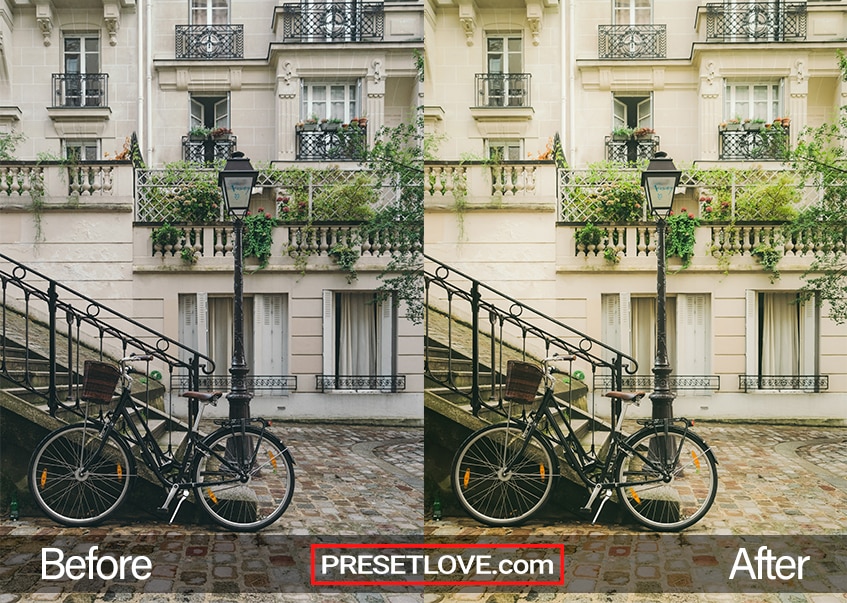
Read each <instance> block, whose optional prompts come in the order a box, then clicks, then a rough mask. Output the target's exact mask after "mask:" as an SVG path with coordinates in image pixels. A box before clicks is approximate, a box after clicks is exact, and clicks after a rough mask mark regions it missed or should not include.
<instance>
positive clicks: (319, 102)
mask: <svg viewBox="0 0 847 603" xmlns="http://www.w3.org/2000/svg"><path fill="white" fill-rule="evenodd" d="M301 98H302V103H301V111H302V113H301V115H300V118H301V119H308V118H310V117H312V116H314V117H316V118H317V119H340V120H341V121H342V122H344V123H346V122H349V121H350V120H351V119H352V118H354V117H359V116H360V115H359V113H360V111H359V83H358V82H353V83H342V82H337V83H326V82H313V83H304V84H303V90H302V95H301Z"/></svg>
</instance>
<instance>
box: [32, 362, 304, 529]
mask: <svg viewBox="0 0 847 603" xmlns="http://www.w3.org/2000/svg"><path fill="white" fill-rule="evenodd" d="M150 360H151V356H146V355H137V356H129V357H127V358H123V359H121V360H120V363H119V366H120V369H118V368H117V367H115V366H114V365H112V364H110V363H106V362H95V361H86V362H85V367H84V369H85V370H84V377H83V388H82V395H81V398H82V399H83V400H85V401H87V402H88V403H89V404H87V405H86V406H85V408H86V417H85V419H84V421H83V422H82V423H78V424H74V425H67V426H65V427H61V428H59V429H57V430H56V431H53V432H52V433H50V434H49V435H47V437H45V438H44V440H42V441H41V443H40V444H39V445H38V447H37V448H36V449H35V452H34V453H33V455H32V459H31V460H30V465H29V472H28V480H29V488H30V491H31V492H32V495H33V498H35V500H36V502H37V503H38V505H39V506H40V507H41V509H42V510H43V511H44V512H45V513H46V514H47V515H48V516H49V517H50V518H52V519H53V520H55V521H57V522H58V523H61V524H64V525H69V526H89V525H93V524H96V523H99V522H101V521H103V520H104V519H106V518H107V517H109V516H110V515H111V514H112V513H114V512H115V510H116V509H117V508H118V507H120V505H121V503H123V501H124V500H125V499H126V497H127V493H128V492H129V489H130V483H131V482H132V480H133V479H134V478H135V477H136V475H137V474H136V466H135V457H134V456H133V453H132V451H133V449H135V450H137V451H139V452H140V456H141V459H142V460H143V462H144V464H145V465H146V466H147V467H148V468H149V469H150V470H151V471H152V473H153V474H154V475H155V477H156V478H158V480H159V481H160V482H161V483H162V485H163V486H165V488H166V489H167V490H168V493H167V497H166V498H165V501H164V503H163V504H162V506H161V507H159V509H158V510H159V511H160V512H161V513H168V512H169V510H170V506H171V503H172V502H173V499H174V498H175V497H176V496H177V495H179V497H180V498H179V500H178V502H177V504H176V507H175V508H174V510H173V513H172V514H171V517H170V521H171V522H173V520H174V518H175V517H176V514H177V512H178V511H179V507H180V505H181V504H182V503H183V502H184V501H185V500H186V499H187V498H188V497H189V496H190V494H191V493H192V492H193V493H194V498H195V501H196V502H197V503H198V504H199V505H200V506H201V507H203V509H204V510H205V511H206V513H208V515H209V517H211V518H212V519H213V520H214V521H215V522H217V523H219V524H220V525H222V526H224V527H225V528H228V529H230V530H235V531H254V530H259V529H261V528H264V527H266V526H268V525H270V524H272V523H273V522H274V521H276V520H277V519H278V518H279V517H280V516H281V515H282V514H283V513H284V512H285V510H286V508H287V507H288V505H289V503H290V502H291V498H292V496H293V493H294V461H293V459H292V458H291V454H290V453H289V451H288V448H286V447H285V445H284V444H283V443H282V442H281V441H280V440H279V439H278V438H277V437H276V436H275V435H273V434H272V433H270V432H269V431H268V427H269V423H268V421H266V420H264V419H261V418H251V419H224V420H217V421H216V423H217V424H218V425H219V428H218V429H217V430H216V431H214V432H213V433H212V434H210V435H208V436H206V437H201V436H200V435H199V432H198V428H199V425H200V419H201V418H202V415H203V408H205V406H207V405H209V404H215V403H216V402H217V400H218V398H220V397H221V392H211V393H204V392H185V393H184V394H183V396H185V397H187V398H188V399H189V409H190V412H189V417H192V418H193V420H191V423H190V425H189V427H188V433H187V437H186V439H185V441H184V442H183V444H182V445H181V446H180V447H178V448H177V449H176V450H175V451H173V450H162V448H161V447H160V446H159V444H158V443H157V441H156V439H155V437H154V436H153V433H152V432H151V429H150V426H149V424H148V420H147V416H146V412H145V409H144V408H140V407H139V405H138V404H137V403H136V401H135V400H134V399H133V398H132V396H131V395H130V392H131V384H132V380H131V378H130V373H131V372H134V370H133V368H132V367H131V365H130V362H133V361H148V362H149V361H150ZM118 381H120V382H121V392H120V397H119V399H118V402H117V405H116V406H115V408H114V409H113V410H110V411H107V412H105V414H102V413H101V416H100V418H93V417H89V416H88V409H89V408H91V407H92V405H97V404H101V405H108V404H110V403H112V402H113V399H114V395H115V388H116V386H117V385H118Z"/></svg>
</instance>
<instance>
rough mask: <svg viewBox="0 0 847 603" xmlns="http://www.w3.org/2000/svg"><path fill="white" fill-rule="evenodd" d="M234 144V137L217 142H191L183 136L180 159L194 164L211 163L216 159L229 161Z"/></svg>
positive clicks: (212, 139) (210, 140) (207, 140)
mask: <svg viewBox="0 0 847 603" xmlns="http://www.w3.org/2000/svg"><path fill="white" fill-rule="evenodd" d="M235 143H236V137H235V136H230V137H229V138H222V139H219V140H216V139H214V138H206V139H203V140H192V139H191V138H190V137H189V136H183V137H182V159H183V160H184V161H192V162H195V163H213V162H214V161H215V160H217V159H229V158H230V157H232V154H233V153H234V152H235Z"/></svg>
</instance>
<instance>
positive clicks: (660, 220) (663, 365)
mask: <svg viewBox="0 0 847 603" xmlns="http://www.w3.org/2000/svg"><path fill="white" fill-rule="evenodd" d="M681 174H682V172H680V171H679V170H678V169H676V166H675V165H674V164H673V160H671V159H670V158H669V157H668V156H667V153H663V152H659V153H656V155H655V156H654V157H653V159H651V160H650V163H649V164H648V165H647V169H646V170H645V171H643V172H641V186H643V187H644V192H645V194H646V195H647V204H648V206H649V207H650V211H651V212H652V213H654V214H656V217H657V220H656V231H657V235H658V237H657V238H658V243H657V246H656V257H657V262H656V265H657V266H656V361H655V363H654V366H653V375H654V381H653V393H652V394H650V400H651V402H652V403H653V418H654V419H670V418H673V400H674V397H675V396H674V395H673V393H672V392H671V388H670V374H671V370H672V369H671V366H670V362H669V361H668V343H667V336H668V334H667V315H666V313H667V310H666V307H665V302H666V295H665V225H666V219H667V217H668V215H669V214H670V212H671V204H672V203H673V196H674V191H676V186H677V184H679V178H680V176H681Z"/></svg>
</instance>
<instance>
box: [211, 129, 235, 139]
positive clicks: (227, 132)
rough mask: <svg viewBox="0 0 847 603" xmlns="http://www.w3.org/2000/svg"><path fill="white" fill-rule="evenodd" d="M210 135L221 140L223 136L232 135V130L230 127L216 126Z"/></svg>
mask: <svg viewBox="0 0 847 603" xmlns="http://www.w3.org/2000/svg"><path fill="white" fill-rule="evenodd" d="M209 136H211V137H212V138H214V139H216V140H219V139H221V138H229V137H230V136H232V130H230V129H229V128H215V129H214V130H212V131H211V132H209Z"/></svg>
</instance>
